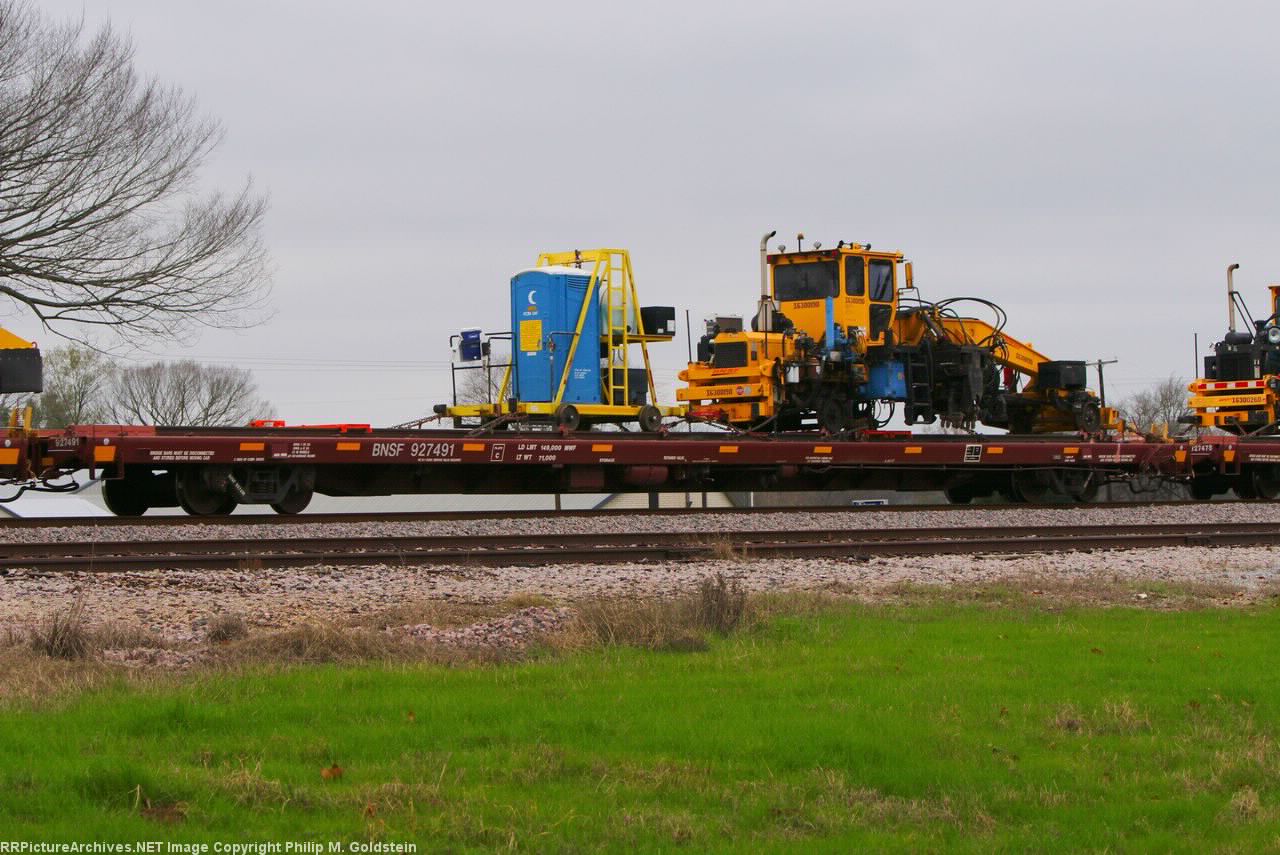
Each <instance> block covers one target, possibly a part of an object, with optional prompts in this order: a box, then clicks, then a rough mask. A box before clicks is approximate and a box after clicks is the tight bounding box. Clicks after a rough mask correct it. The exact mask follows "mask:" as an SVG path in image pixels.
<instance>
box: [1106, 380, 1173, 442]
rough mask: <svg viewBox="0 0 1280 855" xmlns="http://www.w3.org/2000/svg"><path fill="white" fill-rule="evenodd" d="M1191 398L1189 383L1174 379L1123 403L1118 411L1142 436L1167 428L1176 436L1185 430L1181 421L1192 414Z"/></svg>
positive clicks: (1160, 383) (1163, 381)
mask: <svg viewBox="0 0 1280 855" xmlns="http://www.w3.org/2000/svg"><path fill="white" fill-rule="evenodd" d="M1187 397H1188V394H1187V381H1186V380H1183V379H1181V378H1179V377H1173V376H1170V377H1168V378H1167V379H1165V380H1162V381H1160V382H1159V383H1157V384H1156V385H1154V386H1152V387H1151V388H1150V389H1145V390H1143V391H1141V392H1138V393H1137V394H1135V395H1132V396H1130V397H1128V398H1126V399H1125V400H1123V401H1121V402H1120V404H1119V405H1118V406H1117V407H1116V409H1118V410H1119V411H1120V417H1121V418H1122V419H1124V420H1125V422H1126V423H1127V424H1128V425H1129V427H1131V428H1132V429H1134V430H1136V431H1138V432H1140V433H1149V432H1151V431H1152V430H1153V429H1154V430H1159V429H1160V427H1161V426H1162V425H1167V426H1168V428H1169V433H1170V434H1175V433H1178V432H1179V430H1180V429H1181V425H1179V423H1178V420H1179V419H1180V418H1181V417H1183V416H1185V415H1189V414H1190V412H1191V410H1190V409H1189V408H1188V407H1187Z"/></svg>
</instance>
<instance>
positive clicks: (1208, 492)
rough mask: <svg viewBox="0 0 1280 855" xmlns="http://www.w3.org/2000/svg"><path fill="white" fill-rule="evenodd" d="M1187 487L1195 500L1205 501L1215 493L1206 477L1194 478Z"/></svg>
mask: <svg viewBox="0 0 1280 855" xmlns="http://www.w3.org/2000/svg"><path fill="white" fill-rule="evenodd" d="M1187 487H1188V489H1189V490H1190V491H1191V498H1193V499H1195V500H1196V501H1197V502H1207V501H1209V500H1210V499H1212V498H1213V497H1214V495H1215V494H1216V493H1217V490H1215V489H1213V484H1211V483H1209V479H1208V478H1196V479H1194V480H1193V481H1192V482H1191V483H1190V484H1189V485H1187Z"/></svg>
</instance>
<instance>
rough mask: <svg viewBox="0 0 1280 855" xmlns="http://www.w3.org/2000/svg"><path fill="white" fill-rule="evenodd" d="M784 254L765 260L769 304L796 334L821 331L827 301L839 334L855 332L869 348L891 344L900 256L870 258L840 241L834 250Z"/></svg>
mask: <svg viewBox="0 0 1280 855" xmlns="http://www.w3.org/2000/svg"><path fill="white" fill-rule="evenodd" d="M783 250H784V251H781V252H777V253H773V254H771V255H769V256H768V262H769V267H770V269H771V271H772V279H773V288H772V293H773V299H774V301H775V302H776V303H777V305H778V309H779V311H781V312H782V314H783V315H785V316H786V317H787V318H788V319H790V320H791V321H792V322H793V323H794V324H795V326H796V328H797V329H802V330H815V331H816V330H823V329H825V328H826V325H827V298H828V297H830V298H832V300H831V302H832V314H833V318H832V320H833V321H834V323H835V325H836V326H837V327H838V328H839V329H840V330H842V331H851V330H854V329H856V330H858V332H859V335H860V336H861V337H862V338H863V342H864V344H865V345H867V346H880V345H892V344H893V341H892V340H891V339H892V329H893V322H894V318H895V316H896V315H897V310H898V286H897V269H896V268H897V265H898V264H900V263H901V262H902V253H900V252H872V251H871V249H870V247H867V246H862V245H860V244H856V243H855V244H847V243H845V242H844V241H841V242H840V244H839V245H838V246H837V247H836V248H835V249H816V250H806V251H797V252H790V253H788V252H786V251H785V248H783ZM908 279H910V276H909V272H908ZM909 284H910V283H909V282H908V286H909ZM846 334H848V333H847V332H846ZM886 336H887V337H888V338H889V339H890V340H886Z"/></svg>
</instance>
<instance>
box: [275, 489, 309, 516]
mask: <svg viewBox="0 0 1280 855" xmlns="http://www.w3.org/2000/svg"><path fill="white" fill-rule="evenodd" d="M312 495H313V493H312V491H311V490H299V489H298V488H297V487H291V488H290V489H289V492H288V493H285V496H284V498H283V499H281V500H280V501H278V502H272V503H271V510H273V511H275V512H276V513H278V514H285V515H292V514H300V513H302V512H303V511H304V510H306V508H307V505H309V504H311V496H312Z"/></svg>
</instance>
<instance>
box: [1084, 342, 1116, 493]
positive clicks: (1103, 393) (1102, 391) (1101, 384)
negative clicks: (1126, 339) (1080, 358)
mask: <svg viewBox="0 0 1280 855" xmlns="http://www.w3.org/2000/svg"><path fill="white" fill-rule="evenodd" d="M1119 361H1120V360H1119V359H1116V358H1115V357H1112V358H1111V359H1099V360H1097V361H1095V362H1086V363H1085V364H1086V365H1093V366H1096V367H1097V369H1098V403H1099V404H1101V405H1102V406H1104V407H1105V406H1106V405H1107V381H1106V380H1105V379H1104V378H1103V376H1102V369H1103V366H1106V365H1115V364H1116V363H1117V362H1119ZM1106 487H1107V502H1108V503H1110V502H1112V501H1114V500H1115V496H1114V494H1112V492H1111V482H1110V481H1107V484H1106Z"/></svg>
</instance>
